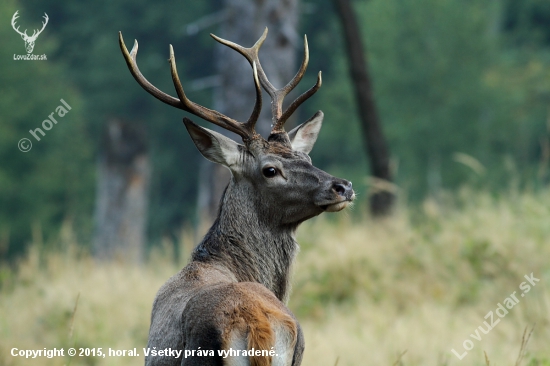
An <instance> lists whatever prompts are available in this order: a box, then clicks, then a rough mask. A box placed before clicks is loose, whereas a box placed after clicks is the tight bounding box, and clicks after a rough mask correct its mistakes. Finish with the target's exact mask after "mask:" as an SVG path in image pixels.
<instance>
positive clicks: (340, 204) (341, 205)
mask: <svg viewBox="0 0 550 366" xmlns="http://www.w3.org/2000/svg"><path fill="white" fill-rule="evenodd" d="M348 205H349V201H342V202H338V203H334V204H332V205H329V206H328V207H327V209H326V210H325V211H326V212H338V211H342V210H343V209H344V208H346V207H348Z"/></svg>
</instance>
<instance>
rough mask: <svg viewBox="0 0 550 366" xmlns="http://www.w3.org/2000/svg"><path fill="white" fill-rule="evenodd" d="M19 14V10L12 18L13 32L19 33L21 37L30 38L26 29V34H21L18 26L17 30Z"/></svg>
mask: <svg viewBox="0 0 550 366" xmlns="http://www.w3.org/2000/svg"><path fill="white" fill-rule="evenodd" d="M17 13H19V10H17V11H16V12H15V14H13V17H12V18H11V26H12V28H13V30H14V31H16V32H17V33H19V34H20V35H21V36H25V37H29V36H27V30H26V29H25V32H21V31H20V30H19V26H17V28H15V21H16V20H17V18H19V15H18V14H17Z"/></svg>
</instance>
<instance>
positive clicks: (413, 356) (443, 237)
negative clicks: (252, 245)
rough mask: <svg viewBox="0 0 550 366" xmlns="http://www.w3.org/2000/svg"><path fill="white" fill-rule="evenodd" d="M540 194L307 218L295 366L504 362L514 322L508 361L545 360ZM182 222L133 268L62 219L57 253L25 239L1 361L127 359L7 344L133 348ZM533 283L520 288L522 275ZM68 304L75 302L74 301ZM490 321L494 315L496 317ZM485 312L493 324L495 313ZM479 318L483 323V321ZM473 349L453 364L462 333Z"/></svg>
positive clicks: (8, 300) (548, 285)
mask: <svg viewBox="0 0 550 366" xmlns="http://www.w3.org/2000/svg"><path fill="white" fill-rule="evenodd" d="M549 215H550V191H548V190H545V191H543V192H540V193H536V194H534V193H518V192H517V191H508V192H507V193H506V194H505V195H503V196H502V197H501V198H494V197H493V196H491V195H489V194H487V193H475V192H473V191H468V190H463V191H461V192H460V193H459V194H458V195H456V196H448V197H447V198H446V200H445V203H437V202H435V201H434V200H427V201H424V202H423V204H422V205H421V206H420V208H418V209H406V208H401V209H400V211H399V214H398V215H397V216H396V217H395V218H393V219H391V220H387V221H385V222H373V221H370V220H362V221H361V223H358V222H356V221H355V220H354V219H353V218H352V217H349V216H348V217H346V216H342V217H340V219H338V220H337V221H336V222H330V221H329V220H327V219H326V218H323V217H319V218H316V219H313V220H312V221H310V222H307V223H306V224H304V226H303V227H301V228H300V230H299V238H298V240H299V242H300V243H301V247H302V250H301V253H300V254H299V255H298V263H297V264H296V267H295V275H294V280H293V284H294V287H293V294H292V296H291V302H290V306H291V309H292V310H293V311H294V312H295V313H296V315H297V316H298V318H299V319H300V322H301V324H302V326H303V328H304V331H305V333H306V340H307V346H306V353H305V358H304V363H303V365H305V366H307V365H321V364H328V365H332V364H334V363H335V361H336V359H337V358H338V360H339V361H338V365H358V366H359V365H360V366H364V365H377V366H378V365H392V364H394V362H395V361H396V360H397V359H398V356H399V355H400V354H402V353H403V352H404V351H406V353H405V354H404V355H403V356H402V357H401V361H400V362H401V363H399V364H400V365H461V364H467V365H485V356H484V353H483V352H486V353H487V356H488V358H489V360H490V362H491V365H492V364H498V365H514V362H515V361H516V359H517V357H518V354H519V350H520V345H521V339H522V334H523V331H524V328H525V327H529V328H531V327H532V325H533V324H534V323H535V322H536V323H537V324H536V326H535V329H534V331H533V334H532V336H531V339H530V341H529V343H528V344H527V346H526V356H525V358H524V361H523V362H522V363H520V365H550V351H549V349H548V339H550V329H549V327H548V322H549V321H550V318H549V314H550V312H549V309H548V304H549V301H550V271H549V269H548V264H547V258H548V257H549V256H550V246H548V238H549V237H550V226H549V225H548V223H547V218H548V216H549ZM193 236H194V235H193V233H191V232H190V231H186V232H185V234H184V235H182V239H181V241H180V242H179V243H178V245H179V246H180V252H181V253H182V255H181V256H180V257H179V258H177V262H178V263H177V264H170V265H167V263H173V259H174V253H173V252H172V250H171V248H173V246H172V245H170V243H165V245H164V246H163V247H162V248H163V249H156V250H154V251H153V253H152V256H151V260H150V261H149V262H148V263H147V264H146V265H143V266H141V267H137V266H130V265H121V264H120V263H110V264H100V263H97V262H94V261H93V260H92V259H91V258H90V256H89V255H88V254H86V252H84V251H82V250H81V249H79V248H80V246H79V245H78V243H76V242H75V238H74V237H73V236H72V231H71V229H70V227H69V226H68V225H66V226H65V227H63V228H62V230H61V232H60V233H59V235H58V237H57V238H56V239H55V240H54V241H55V244H56V245H57V246H58V247H59V248H60V250H58V251H51V250H47V249H45V246H44V245H43V244H40V243H34V244H33V245H31V247H30V250H29V254H28V255H27V256H26V258H24V259H22V260H21V261H20V262H19V264H18V265H17V268H16V269H14V270H6V269H5V268H4V270H3V272H2V273H1V275H0V278H1V279H0V314H2V316H0V364H2V365H8V366H16V365H59V364H69V363H70V364H71V365H74V366H76V365H134V364H137V363H141V362H142V358H139V360H136V359H133V358H131V357H121V358H105V359H102V358H94V357H84V358H77V357H75V358H72V359H69V358H65V359H44V358H42V359H38V360H34V361H31V360H25V359H21V358H16V357H11V355H10V350H11V348H12V347H17V348H20V349H25V348H28V349H33V348H34V349H41V348H44V347H46V348H53V347H58V348H59V347H65V348H68V347H71V346H73V347H77V348H78V347H90V348H94V347H95V348H97V347H103V350H104V351H105V350H108V348H109V347H110V348H113V349H133V348H134V347H136V348H138V350H140V352H142V351H141V348H142V347H145V345H146V341H147V330H148V325H149V313H150V309H151V304H152V300H153V297H154V295H155V293H156V291H157V289H158V288H159V287H160V285H161V284H162V283H163V282H164V281H165V280H166V279H167V278H168V277H169V276H171V275H172V274H174V273H175V272H177V271H178V270H179V269H180V268H181V266H183V264H184V263H185V262H186V261H187V258H188V254H189V251H190V250H191V248H192V247H193V246H194V245H195V240H194V238H193ZM531 273H533V275H534V277H536V278H538V279H540V282H538V283H536V285H535V286H534V287H532V288H531V290H530V291H529V292H528V293H526V294H525V297H520V296H519V294H520V293H521V290H520V289H519V286H520V284H521V282H523V281H526V280H525V279H524V275H526V274H531ZM514 291H516V292H517V293H516V296H517V297H518V299H519V300H520V301H519V303H518V304H517V305H515V306H514V307H513V308H512V309H510V310H509V313H508V314H507V315H506V316H505V317H504V318H502V319H501V320H500V322H499V323H498V324H497V325H495V327H494V329H493V330H491V331H490V332H489V333H488V334H483V333H482V332H479V331H478V333H479V334H480V335H481V340H480V341H477V340H474V339H473V338H471V337H470V334H474V336H475V331H476V329H477V327H479V326H483V327H485V326H484V325H483V321H484V320H485V319H484V316H485V315H486V314H487V313H488V312H489V311H493V312H494V311H495V309H496V308H497V304H498V303H499V302H503V300H504V299H505V298H506V297H508V296H510V294H511V293H513V292H514ZM77 298H78V304H77V306H76V311H75V303H76V302H77ZM495 318H497V316H496V315H495ZM495 321H496V320H495ZM485 328H486V327H485ZM467 339H470V340H472V341H473V344H474V348H473V349H472V350H471V351H470V352H469V353H468V354H467V355H466V356H465V358H464V359H463V360H462V361H459V360H458V359H457V357H456V356H455V355H453V353H452V351H451V350H452V349H455V350H456V351H457V352H459V351H460V352H459V353H463V352H464V349H463V348H462V344H463V342H464V341H465V340H467Z"/></svg>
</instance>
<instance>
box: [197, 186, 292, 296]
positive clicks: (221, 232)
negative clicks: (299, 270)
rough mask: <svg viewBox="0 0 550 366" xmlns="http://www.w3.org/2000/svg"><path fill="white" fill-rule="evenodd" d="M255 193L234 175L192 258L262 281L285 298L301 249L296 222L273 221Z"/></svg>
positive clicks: (244, 279)
mask: <svg viewBox="0 0 550 366" xmlns="http://www.w3.org/2000/svg"><path fill="white" fill-rule="evenodd" d="M249 189H252V187H249ZM253 196H254V194H253V192H250V191H249V192H247V190H246V189H245V190H243V189H242V187H240V188H237V187H236V184H235V182H234V179H233V178H231V181H230V183H229V185H228V187H227V188H226V190H225V192H224V195H223V197H222V202H221V206H220V210H219V213H218V217H217V219H216V221H215V222H214V224H213V225H212V227H211V228H210V230H209V231H208V233H207V234H206V235H205V237H204V239H203V240H202V242H201V243H200V244H199V245H198V246H197V247H196V248H195V251H194V252H193V257H192V259H193V260H197V261H203V262H212V263H216V264H218V265H222V266H224V267H226V268H227V269H228V270H229V271H231V272H232V273H233V274H234V275H235V277H236V278H237V281H239V282H258V283H261V284H263V285H264V286H265V287H267V288H268V289H269V290H271V291H272V292H273V293H274V294H275V296H277V298H279V299H280V300H281V301H283V302H286V300H287V298H288V295H289V277H290V270H291V266H292V262H293V260H294V257H295V254H296V251H297V249H298V244H297V243H296V240H295V238H294V234H295V231H296V228H297V224H296V225H277V224H274V222H276V221H277V220H276V218H274V217H267V214H266V213H265V212H263V211H262V204H261V202H260V198H259V197H256V199H251V197H253ZM281 209H282V208H281Z"/></svg>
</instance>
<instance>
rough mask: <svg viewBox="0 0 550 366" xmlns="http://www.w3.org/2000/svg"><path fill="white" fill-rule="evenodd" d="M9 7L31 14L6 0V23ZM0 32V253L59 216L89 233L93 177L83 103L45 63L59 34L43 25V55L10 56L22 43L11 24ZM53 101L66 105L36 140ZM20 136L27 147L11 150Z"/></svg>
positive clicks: (46, 229)
mask: <svg viewBox="0 0 550 366" xmlns="http://www.w3.org/2000/svg"><path fill="white" fill-rule="evenodd" d="M16 10H19V14H20V16H21V17H22V18H25V21H27V19H26V18H32V17H31V14H32V12H26V11H24V10H23V9H22V8H21V7H20V6H18V4H17V3H16V2H14V1H11V0H10V1H4V2H2V3H1V4H0V22H1V23H2V24H10V21H11V18H12V16H13V14H14V13H15V11H16ZM38 15H40V13H38ZM19 21H20V22H21V21H22V20H21V18H20V19H19ZM29 23H30V21H29ZM25 28H26V27H25ZM29 28H30V27H29ZM29 34H31V33H30V32H29ZM0 37H1V38H2V39H3V40H4V41H3V43H2V47H1V48H0V59H1V60H4V61H3V64H2V67H1V68H0V85H2V88H1V89H0V111H2V113H1V114H0V161H2V164H1V165H0V258H2V257H3V256H5V255H7V254H13V253H17V252H21V250H22V249H23V244H25V243H27V242H30V241H31V240H34V241H40V240H42V236H46V237H47V236H49V235H50V234H51V233H52V232H55V231H56V230H57V228H58V227H59V225H60V223H61V222H62V221H63V220H70V221H73V222H74V223H75V224H76V225H79V226H80V227H81V233H83V234H89V230H90V228H89V215H90V211H91V209H92V205H91V201H92V196H91V194H90V192H91V191H93V188H94V181H93V170H92V169H91V163H92V161H93V157H92V148H93V144H92V141H91V139H90V137H89V135H88V131H87V129H86V125H85V119H84V118H83V113H82V111H81V107H82V104H83V101H82V99H81V96H80V93H79V92H78V90H76V89H75V86H74V85H73V84H71V83H70V82H69V81H68V80H67V79H66V78H65V74H64V72H63V70H64V68H65V65H63V64H62V63H60V62H55V61H53V62H52V60H51V56H52V54H53V53H55V51H56V49H57V48H58V47H59V43H58V38H57V37H56V36H55V35H53V34H51V33H50V32H49V29H48V28H46V30H45V31H44V32H43V33H42V34H41V36H40V37H39V39H38V41H37V43H36V46H35V51H34V52H35V53H37V54H46V55H47V57H48V58H49V59H48V61H15V60H13V57H14V56H13V55H14V54H24V53H25V49H24V47H23V41H22V40H21V38H20V37H19V35H18V34H17V33H15V32H14V31H13V30H12V29H11V27H2V28H0ZM60 99H64V100H65V101H66V102H67V103H68V104H69V105H70V106H71V107H72V109H71V110H70V111H69V112H68V113H67V115H65V116H64V117H63V118H57V121H58V123H57V124H56V125H53V127H52V128H51V130H49V131H44V132H45V136H43V137H40V136H41V135H40V134H39V133H38V132H37V135H38V136H39V137H40V141H37V140H36V139H35V138H34V137H33V136H32V135H31V134H30V133H29V130H34V129H36V128H42V121H43V120H45V119H48V116H49V115H50V114H51V113H52V112H55V109H56V107H57V106H59V105H60V104H61V102H60ZM54 116H57V115H56V114H54ZM22 138H28V139H29V140H31V142H32V144H33V147H32V149H31V150H30V151H29V152H26V153H24V152H21V151H19V150H18V147H17V146H18V145H17V144H18V141H19V140H20V139H22ZM86 219H87V220H86ZM54 228H55V230H54ZM31 232H32V238H31Z"/></svg>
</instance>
